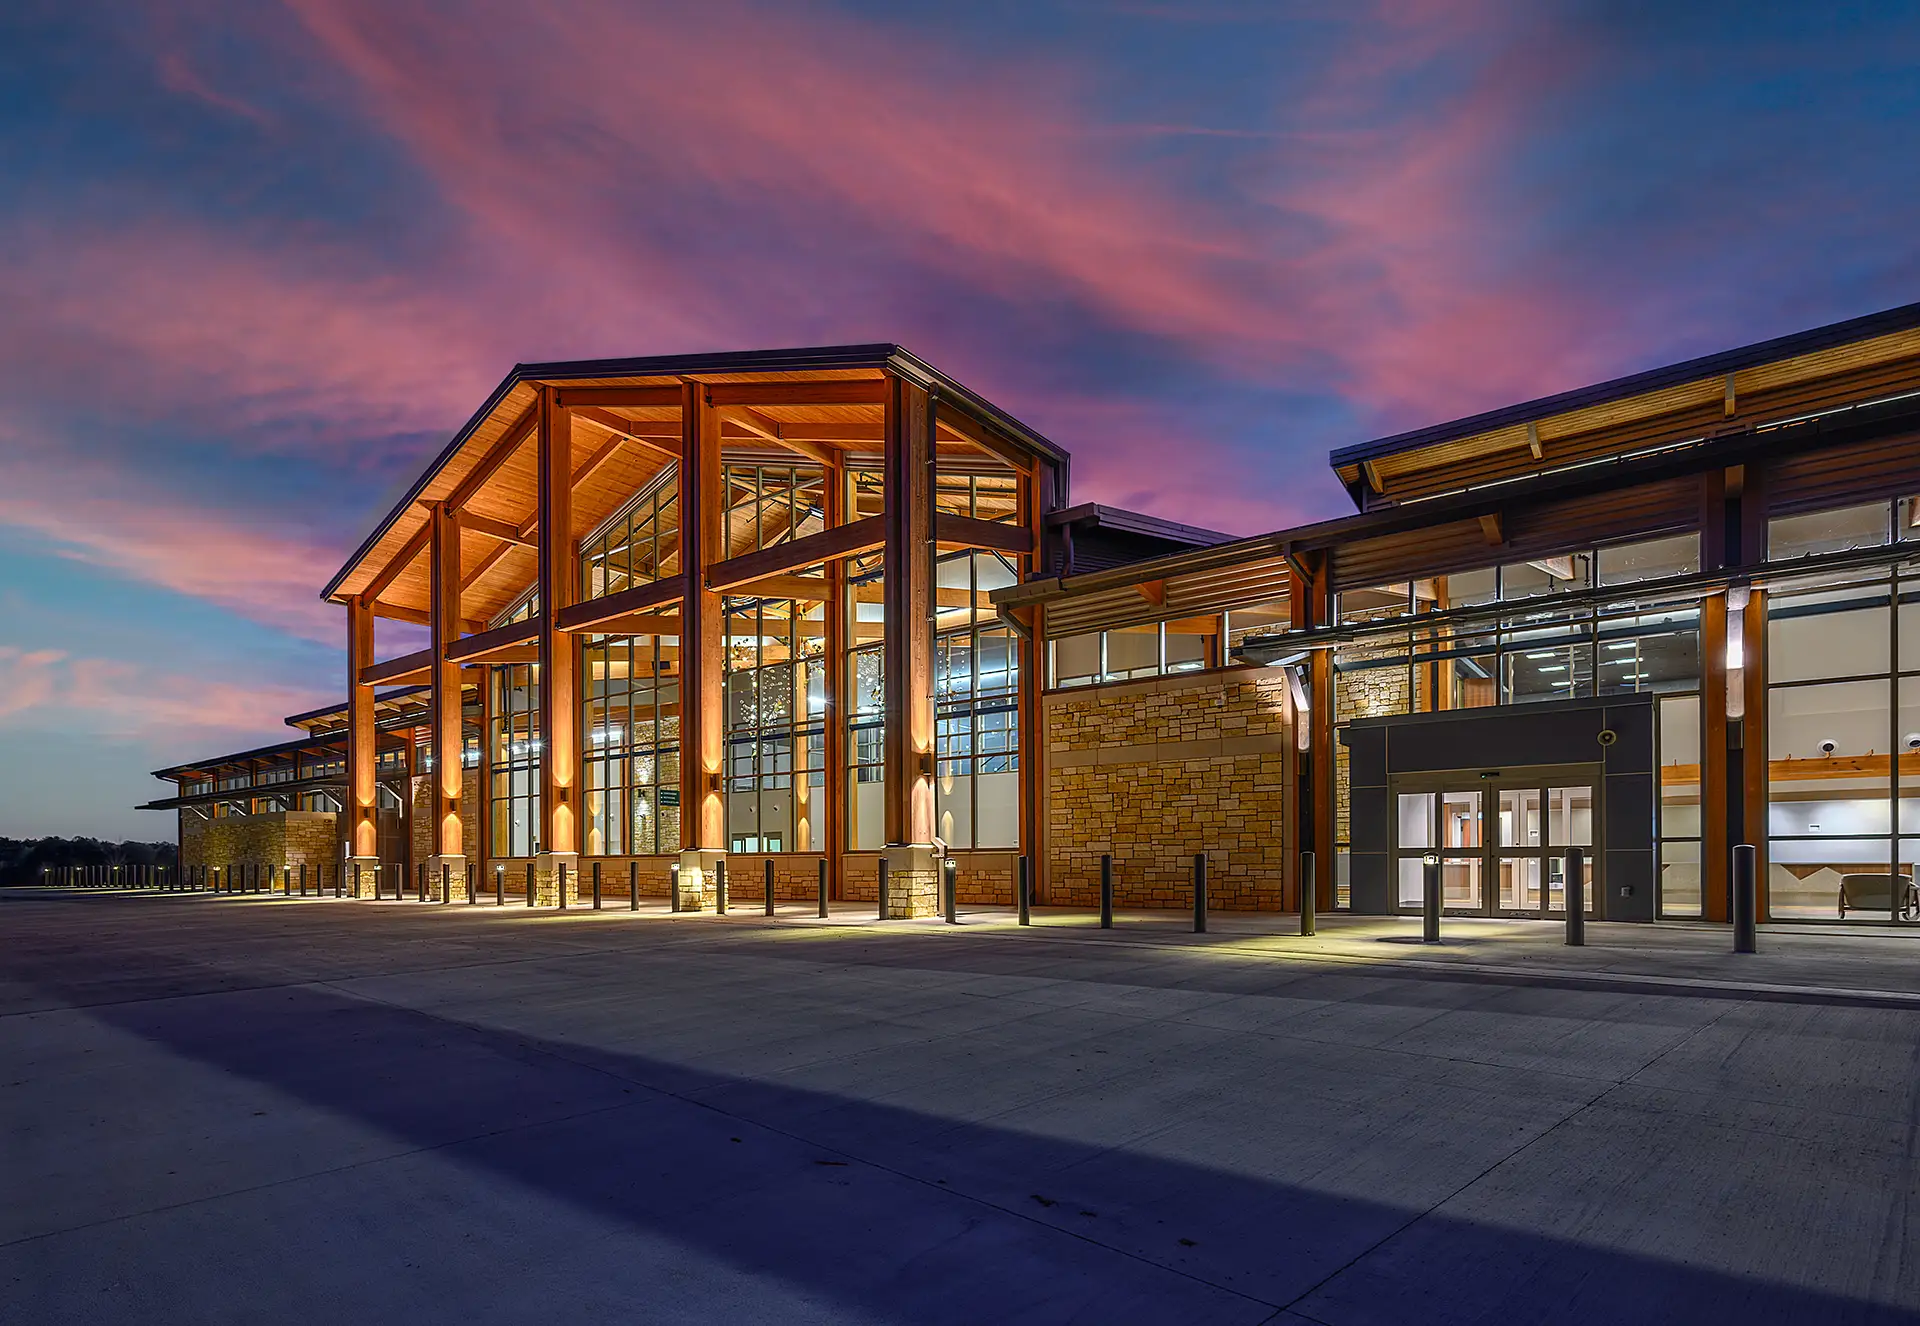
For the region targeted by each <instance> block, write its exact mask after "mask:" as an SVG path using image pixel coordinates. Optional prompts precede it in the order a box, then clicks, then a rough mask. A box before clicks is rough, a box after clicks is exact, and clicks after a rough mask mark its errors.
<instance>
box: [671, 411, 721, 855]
mask: <svg viewBox="0 0 1920 1326" xmlns="http://www.w3.org/2000/svg"><path fill="white" fill-rule="evenodd" d="M680 424H681V426H680V565H681V567H682V568H683V569H684V570H685V572H686V575H687V593H686V598H685V599H684V600H683V601H682V603H681V608H680V846H681V848H682V849H683V850H693V849H697V850H701V851H713V852H718V851H724V850H725V848H726V806H725V803H724V802H723V801H722V800H721V792H720V787H721V778H720V772H721V768H720V766H721V761H722V759H723V757H724V755H725V745H724V741H725V733H724V732H723V731H722V728H721V683H722V677H721V667H722V664H723V662H724V650H723V648H722V645H723V635H722V633H723V632H724V630H725V628H726V623H725V620H724V618H723V615H722V612H721V597H720V595H718V594H716V593H714V592H712V591H711V590H709V589H708V588H707V568H708V567H709V566H712V565H713V564H714V563H715V562H719V561H724V560H725V559H726V556H727V539H726V530H727V527H726V523H725V515H724V510H723V505H722V500H721V499H722V497H723V494H722V492H721V488H720V416H719V415H718V414H717V413H715V411H714V410H713V407H712V406H711V405H709V404H708V400H707V389H706V388H705V387H704V386H703V385H701V384H700V383H697V382H689V383H685V384H683V385H682V387H681V403H680Z"/></svg>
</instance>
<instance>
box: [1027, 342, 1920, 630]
mask: <svg viewBox="0 0 1920 1326" xmlns="http://www.w3.org/2000/svg"><path fill="white" fill-rule="evenodd" d="M1915 307H1916V308H1920V305H1916V306H1915ZM1902 425H1904V426H1906V427H1909V428H1914V427H1920V398H1913V397H1903V398H1901V399H1898V400H1891V401H1885V402H1882V403H1880V404H1877V405H1873V404H1869V405H1858V406H1847V407H1844V408H1842V409H1839V410H1835V411H1833V412H1831V413H1827V414H1823V415H1821V416H1819V417H1817V418H1812V419H1804V420H1798V421H1795V422H1791V423H1770V424H1760V425H1757V426H1755V427H1751V428H1747V429H1744V430H1742V431H1739V432H1734V433H1724V434H1721V435H1719V436H1717V437H1712V438H1702V439H1700V440H1699V441H1697V442H1682V443H1678V444H1675V445H1674V446H1672V447H1669V448H1664V449H1661V450H1658V451H1656V452H1654V453H1653V454H1640V455H1630V456H1616V457H1609V458H1605V459H1602V460H1597V461H1591V462H1588V463H1586V464H1582V465H1576V466H1570V467H1568V468H1566V469H1562V470H1554V471H1552V472H1550V473H1547V474H1536V475H1527V476H1524V477H1522V478H1519V479H1514V480H1509V481H1507V482H1505V483H1501V484H1488V485H1487V486H1485V487H1483V488H1475V489H1472V490H1469V491H1467V492H1462V493H1455V494H1450V495H1448V496H1444V497H1433V498H1423V499H1422V500H1420V501H1417V502H1410V503H1406V504H1404V505H1401V506H1391V507H1381V508H1379V509H1377V510H1373V511H1360V512H1356V513H1355V514H1353V515H1350V516H1336V517H1334V518H1333V519H1331V520H1322V521H1317V522H1315V523H1314V524H1311V525H1296V526H1294V527H1293V528H1291V529H1283V530H1276V531H1274V532H1273V533H1271V534H1257V535H1254V536H1252V537H1251V538H1245V539H1237V540H1235V541H1234V542H1232V543H1222V544H1217V545H1215V546H1213V547H1211V548H1197V549H1194V550H1193V551H1192V552H1180V553H1168V554H1167V555H1166V556H1164V557H1150V558H1147V559H1145V560H1143V561H1138V562H1129V563H1127V564H1126V565H1125V566H1119V567H1112V568H1109V569H1107V570H1103V571H1090V572H1088V573H1087V574H1085V575H1079V576H1073V577H1071V578H1069V579H1065V580H1062V579H1059V578H1057V577H1056V578H1053V579H1049V580H1029V581H1026V582H1024V583H1022V584H1018V585H1011V586H1009V587H1008V588H1006V589H999V590H995V591H994V592H993V595H992V598H993V601H994V603H996V604H1005V605H1007V606H1009V607H1013V606H1018V605H1021V604H1026V603H1033V602H1044V601H1045V600H1047V599H1051V598H1060V597H1067V596H1070V595H1074V594H1091V593H1098V592H1099V591H1101V590H1104V589H1118V588H1121V587H1123V586H1126V585H1133V584H1138V583H1140V582H1141V581H1144V580H1160V579H1164V578H1166V577H1168V576H1176V575H1184V574H1187V573H1189V572H1193V571H1204V570H1210V569H1212V568H1214V567H1216V566H1227V565H1231V564H1232V563H1233V562H1235V561H1238V560H1240V559H1241V558H1242V557H1247V556H1268V557H1271V556H1275V555H1278V554H1282V553H1294V552H1317V551H1320V550H1322V549H1325V548H1329V547H1332V546H1333V545H1335V544H1337V543H1343V542H1347V541H1349V540H1351V539H1356V538H1374V537H1378V536H1380V535H1384V534H1398V533H1402V532H1405V531H1407V530H1412V529H1418V528H1420V527H1422V526H1426V525H1439V524H1444V523H1447V522H1449V521H1454V520H1468V519H1471V518H1473V517H1475V516H1479V515H1484V514H1488V513H1490V512H1495V511H1501V510H1504V509H1505V508H1507V507H1509V506H1511V505H1514V504H1516V503H1519V502H1527V501H1538V500H1541V499H1545V498H1552V497H1557V496H1560V495H1561V494H1562V493H1564V492H1568V491H1580V490H1590V489H1592V488H1593V487H1594V486H1595V485H1596V482H1597V481H1598V480H1599V479H1600V478H1601V474H1600V473H1599V472H1601V471H1604V472H1605V477H1606V478H1607V479H1609V480H1611V482H1608V483H1606V484H1605V485H1604V487H1607V488H1626V487H1631V486H1632V485H1634V484H1638V483H1652V482H1657V481H1658V480H1660V479H1670V478H1679V477H1682V476H1684V475H1687V474H1701V473H1705V472H1707V471H1709V470H1713V469H1717V468H1720V467H1721V466H1725V465H1735V464H1739V463H1741V462H1742V461H1743V460H1748V459H1753V458H1756V457H1759V456H1762V455H1769V456H1771V455H1782V454H1788V453H1792V452H1799V451H1806V450H1809V449H1811V448H1813V447H1814V446H1816V445H1819V444H1820V443H1822V442H1828V441H1830V442H1833V443H1836V444H1838V443H1840V442H1843V441H1846V440H1847V439H1846V437H1845V433H1846V432H1847V431H1852V430H1866V431H1871V432H1880V431H1886V432H1891V431H1895V430H1897V429H1898V428H1899V427H1901V426H1902ZM1490 551H1492V550H1490Z"/></svg>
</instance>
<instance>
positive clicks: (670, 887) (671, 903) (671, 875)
mask: <svg viewBox="0 0 1920 1326" xmlns="http://www.w3.org/2000/svg"><path fill="white" fill-rule="evenodd" d="M667 892H668V893H669V894H671V895H672V896H671V897H669V898H668V899H667V904H668V907H669V910H672V911H676V912H677V911H679V910H680V863H679V862H678V861H669V862H668V863H667Z"/></svg>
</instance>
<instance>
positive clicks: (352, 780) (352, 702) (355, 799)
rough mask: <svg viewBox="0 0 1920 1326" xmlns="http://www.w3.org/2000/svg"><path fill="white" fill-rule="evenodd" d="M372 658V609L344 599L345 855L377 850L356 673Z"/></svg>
mask: <svg viewBox="0 0 1920 1326" xmlns="http://www.w3.org/2000/svg"><path fill="white" fill-rule="evenodd" d="M372 662H373V613H372V611H371V610H370V609H369V608H368V606H367V601H366V600H365V599H364V598H351V599H348V600H347V795H346V806H345V810H346V826H345V829H344V832H343V835H342V836H343V837H344V839H345V841H346V844H347V854H348V855H349V856H354V857H375V856H378V855H379V854H380V826H379V820H378V815H379V794H378V792H377V791H376V789H375V782H374V779H375V776H376V769H375V765H374V734H375V727H374V714H373V687H372V686H370V685H367V684H366V683H364V682H362V681H361V680H360V672H361V670H362V669H363V668H365V667H367V666H368V665H369V664H371V663H372Z"/></svg>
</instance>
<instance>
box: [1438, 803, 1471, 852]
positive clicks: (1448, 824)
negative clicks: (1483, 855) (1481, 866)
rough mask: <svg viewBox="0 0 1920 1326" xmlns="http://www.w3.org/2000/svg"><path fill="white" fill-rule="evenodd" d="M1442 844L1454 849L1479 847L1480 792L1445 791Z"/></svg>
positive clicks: (1442, 807) (1442, 809) (1441, 811)
mask: <svg viewBox="0 0 1920 1326" xmlns="http://www.w3.org/2000/svg"><path fill="white" fill-rule="evenodd" d="M1440 823H1441V831H1442V833H1443V834H1444V835H1445V836H1444V837H1443V838H1442V839H1441V846H1443V847H1445V848H1448V849H1454V848H1462V847H1479V846H1480V845H1481V838H1480V793H1479V792H1478V791H1472V792H1445V793H1442V794H1441V797H1440Z"/></svg>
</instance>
